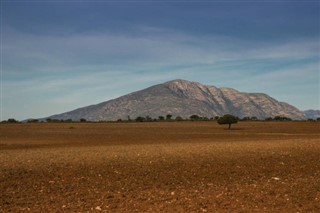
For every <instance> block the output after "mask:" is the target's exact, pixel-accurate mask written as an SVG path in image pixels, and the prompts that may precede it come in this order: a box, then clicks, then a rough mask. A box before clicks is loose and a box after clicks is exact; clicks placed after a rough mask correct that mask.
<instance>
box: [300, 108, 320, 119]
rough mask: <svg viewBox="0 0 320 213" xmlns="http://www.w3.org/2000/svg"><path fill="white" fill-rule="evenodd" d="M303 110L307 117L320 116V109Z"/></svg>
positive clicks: (315, 117) (314, 117)
mask: <svg viewBox="0 0 320 213" xmlns="http://www.w3.org/2000/svg"><path fill="white" fill-rule="evenodd" d="M303 112H304V115H305V116H306V117H307V118H310V119H317V118H320V110H312V109H309V110H306V111H303Z"/></svg>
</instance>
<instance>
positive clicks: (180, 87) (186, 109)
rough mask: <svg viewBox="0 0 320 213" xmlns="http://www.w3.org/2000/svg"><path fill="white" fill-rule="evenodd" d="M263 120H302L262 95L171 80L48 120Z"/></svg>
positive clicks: (286, 106)
mask: <svg viewBox="0 0 320 213" xmlns="http://www.w3.org/2000/svg"><path fill="white" fill-rule="evenodd" d="M227 113H228V114H233V115H235V116H238V117H240V118H241V117H247V116H249V117H252V116H256V117H257V118H260V119H263V118H266V117H274V116H277V115H281V116H285V117H289V118H292V119H298V120H300V119H305V116H304V113H303V112H301V111H299V110H298V109H297V108H295V107H293V106H291V105H289V104H287V103H284V102H279V101H277V100H275V99H274V98H272V97H270V96H268V95H266V94H263V93H245V92H239V91H237V90H235V89H232V88H217V87H215V86H210V85H202V84H200V83H197V82H190V81H185V80H173V81H169V82H166V83H163V84H158V85H154V86H151V87H149V88H146V89H143V90H140V91H137V92H133V93H130V94H128V95H124V96H121V97H119V98H116V99H113V100H109V101H106V102H102V103H99V104H96V105H91V106H87V107H83V108H79V109H76V110H73V111H70V112H66V113H62V114H58V115H53V116H50V117H49V118H51V119H59V120H60V119H63V120H66V119H72V120H80V119H81V118H84V119H86V120H89V121H100V120H117V119H125V120H126V119H127V118H128V116H130V118H132V119H134V118H136V117H138V116H144V117H145V116H150V117H152V118H158V116H160V115H162V116H165V115H167V114H172V115H173V117H176V116H181V117H182V118H189V116H191V115H194V114H196V115H199V116H202V117H208V118H210V117H215V116H221V115H224V114H227Z"/></svg>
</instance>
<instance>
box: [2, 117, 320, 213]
mask: <svg viewBox="0 0 320 213" xmlns="http://www.w3.org/2000/svg"><path fill="white" fill-rule="evenodd" d="M0 128H1V129H0V134H1V135H0V212H22V211H29V212H100V211H101V212H319V211H320V123H319V122H240V123H238V124H236V125H233V126H232V130H227V129H225V127H224V126H219V125H218V124H216V123H215V122H157V123H57V124H54V123H39V124H30V123H29V124H1V125H0Z"/></svg>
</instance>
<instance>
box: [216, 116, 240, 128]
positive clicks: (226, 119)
mask: <svg viewBox="0 0 320 213" xmlns="http://www.w3.org/2000/svg"><path fill="white" fill-rule="evenodd" d="M235 123H238V120H237V118H236V117H235V116H233V115H230V114H226V115H224V116H222V117H220V118H219V119H218V124H220V125H224V124H229V128H228V129H230V128H231V124H235Z"/></svg>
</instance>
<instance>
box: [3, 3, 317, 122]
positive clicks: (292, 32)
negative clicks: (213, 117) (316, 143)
mask: <svg viewBox="0 0 320 213" xmlns="http://www.w3.org/2000/svg"><path fill="white" fill-rule="evenodd" d="M319 37H320V3H319V1H318V0H316V1H303V2H302V1H290V0H289V1H271V0H269V1H268V0H265V1H250V0H249V1H209V0H208V1H175V2H174V1H156V0H154V1H151V0H150V1H129V0H127V1H121V0H120V1H103V0H100V1H71V0H70V1H15V0H10V1H3V0H2V1H1V42H2V43H1V44H2V45H1V53H2V55H1V56H2V57H1V60H2V61H1V62H2V63H1V74H2V85H1V86H2V87H1V93H2V98H1V120H4V119H8V118H16V119H26V118H39V117H46V116H49V115H52V114H57V113H62V112H66V111H69V110H72V109H75V108H79V107H83V106H87V105H91V104H96V103H99V102H102V101H106V100H109V99H112V98H116V97H118V96H121V95H125V94H127V93H130V92H133V91H135V90H140V89H143V88H145V87H148V86H151V85H154V84H158V83H163V82H165V81H168V80H173V79H177V78H179V79H186V80H191V81H197V82H200V83H203V84H209V85H215V86H217V87H232V88H235V89H237V90H239V91H245V92H262V93H267V94H269V95H270V96H272V97H274V98H276V99H278V100H280V101H285V102H288V103H289V104H292V105H294V106H296V107H298V108H299V109H301V110H305V109H311V108H312V109H320V101H319V99H320V97H319V96H320V88H319V81H320V76H319V75H320V74H319V72H320V71H319V70H320V67H319V64H320V57H319V56H320V40H319Z"/></svg>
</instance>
